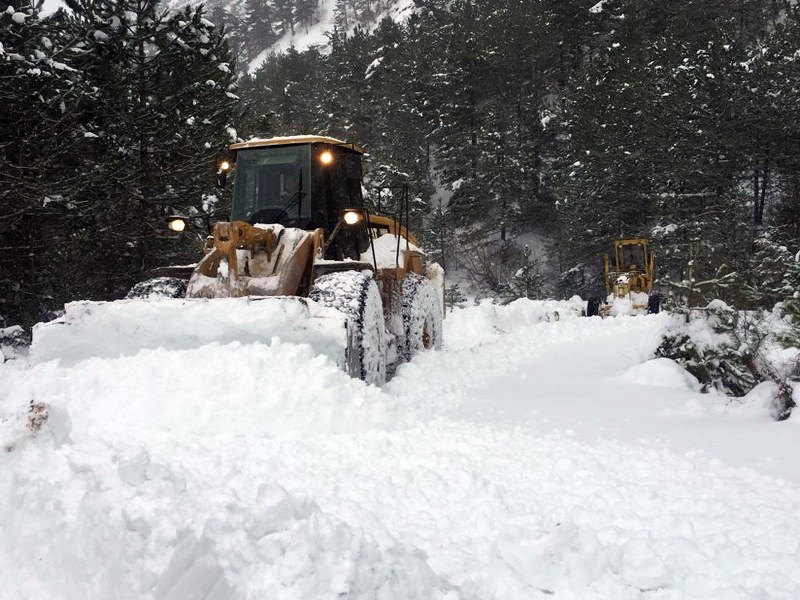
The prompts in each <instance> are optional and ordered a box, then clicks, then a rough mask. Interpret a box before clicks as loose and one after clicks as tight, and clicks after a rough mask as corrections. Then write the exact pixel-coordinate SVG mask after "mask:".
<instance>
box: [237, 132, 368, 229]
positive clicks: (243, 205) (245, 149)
mask: <svg viewBox="0 0 800 600" xmlns="http://www.w3.org/2000/svg"><path fill="white" fill-rule="evenodd" d="M231 153H232V155H233V156H232V158H234V164H235V169H234V170H233V174H234V177H235V179H234V190H233V206H232V210H231V220H233V221H247V222H249V223H251V224H256V223H264V224H276V223H277V224H280V225H283V226H285V227H297V228H300V229H305V230H312V229H316V228H322V229H324V231H325V234H326V236H329V235H331V234H332V232H333V230H334V228H335V227H336V224H337V222H338V220H339V218H340V215H341V212H342V211H343V210H344V209H347V208H362V207H363V198H362V194H361V177H362V170H361V155H362V154H363V150H362V149H361V148H359V147H358V146H355V145H353V144H346V143H345V142H342V141H340V140H336V139H334V138H327V137H319V136H296V137H292V138H271V139H264V140H252V141H249V142H244V143H241V144H234V145H232V146H231Z"/></svg>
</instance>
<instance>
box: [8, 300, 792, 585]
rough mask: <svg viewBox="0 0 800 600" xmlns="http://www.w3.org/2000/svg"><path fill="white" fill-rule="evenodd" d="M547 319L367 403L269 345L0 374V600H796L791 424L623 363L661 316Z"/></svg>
mask: <svg viewBox="0 0 800 600" xmlns="http://www.w3.org/2000/svg"><path fill="white" fill-rule="evenodd" d="M552 309H553V305H546V304H543V303H533V302H516V303H514V304H512V305H511V306H508V307H494V306H488V305H482V306H479V307H474V308H470V309H466V310H462V311H457V312H455V313H451V314H448V318H447V319H446V321H445V343H446V349H445V350H444V351H442V352H434V353H426V354H423V355H421V356H418V357H416V358H415V359H414V360H413V361H412V362H411V363H409V364H406V365H403V366H402V367H401V368H400V369H399V371H398V373H397V375H396V377H395V378H394V379H393V380H392V381H391V382H390V383H389V384H387V385H386V386H384V388H382V389H379V388H375V387H370V386H365V385H364V384H362V383H361V382H358V381H354V380H351V379H349V378H348V377H347V376H345V375H344V374H343V373H341V372H340V371H339V370H338V369H337V368H336V366H335V365H333V364H332V363H331V362H330V361H329V360H328V359H325V358H322V357H315V356H314V355H313V352H312V351H311V349H310V348H309V347H306V346H302V345H300V346H298V345H293V344H288V343H282V342H280V341H279V340H272V341H270V342H269V343H267V344H248V345H242V344H237V343H233V344H227V345H219V344H211V345H205V346H202V347H200V348H193V349H187V350H181V351H166V350H158V349H150V350H145V351H143V352H141V353H139V354H137V355H135V356H129V357H125V358H119V359H100V358H95V359H90V360H88V361H84V362H81V363H78V364H76V365H74V366H72V367H63V368H62V367H59V366H57V365H56V364H55V363H46V364H41V365H35V366H33V367H30V368H29V369H27V370H26V369H23V368H22V366H21V365H19V364H16V365H14V364H13V363H8V364H6V365H4V366H2V367H0V442H3V443H4V444H5V443H6V442H7V441H8V440H13V442H14V449H13V451H11V452H6V453H3V455H2V456H0V497H3V498H7V499H8V501H7V502H6V503H4V504H3V505H2V506H0V598H5V597H13V598H37V599H38V598H70V599H71V598H175V599H177V598H186V597H190V596H191V595H192V594H195V595H197V596H198V597H209V598H264V597H270V598H335V597H338V595H339V594H343V595H346V596H347V597H350V598H373V597H376V596H378V597H396V598H437V597H439V598H441V597H446V598H537V597H541V598H552V597H556V598H558V597H561V598H609V599H611V598H613V599H618V598H753V597H760V598H794V597H798V595H800V575H798V571H797V569H796V567H795V565H796V561H797V555H798V552H800V548H799V545H798V541H797V540H800V517H798V515H800V493H798V490H797V485H798V483H800V477H797V478H794V477H795V476H796V475H797V471H798V470H797V469H793V468H792V465H791V464H789V463H786V462H781V460H780V457H779V456H778V455H777V452H776V457H775V460H773V461H772V462H764V458H765V457H764V456H759V453H762V454H763V451H764V449H765V448H766V446H765V445H764V444H766V442H765V441H764V440H763V439H762V438H761V437H759V436H760V433H759V432H762V431H763V432H764V434H765V436H766V435H769V436H770V441H771V443H773V444H775V445H776V448H775V450H776V451H779V450H781V449H782V446H781V444H783V445H784V446H785V447H786V448H791V436H792V435H794V436H796V434H797V421H796V420H790V421H789V422H787V423H785V424H774V423H772V422H770V421H769V420H768V418H766V417H764V418H762V417H761V416H759V415H758V414H755V413H753V412H752V411H751V412H749V413H745V414H739V413H737V412H736V411H728V412H725V413H722V412H721V410H718V408H717V407H719V406H721V405H723V404H722V403H721V401H720V399H718V398H717V399H715V398H709V397H705V396H700V395H699V394H697V393H696V392H695V391H694V390H693V389H692V388H691V382H687V380H685V379H683V378H682V377H683V376H682V375H681V373H680V372H678V371H676V370H674V369H671V368H670V366H669V365H667V364H664V363H660V362H656V363H645V361H646V360H647V358H648V357H649V353H650V352H651V351H652V348H653V347H654V346H655V344H656V341H657V339H658V333H659V331H660V329H661V327H662V326H663V323H664V322H665V320H666V319H667V318H668V317H666V316H665V315H661V316H653V317H640V318H631V319H614V320H605V321H603V320H600V319H597V318H593V319H579V318H569V315H568V314H566V313H564V316H562V318H561V320H559V321H558V322H547V321H546V320H545V319H546V318H547V316H548V315H551V314H552ZM642 363H645V364H642ZM31 399H34V400H36V401H45V402H47V403H48V404H50V405H51V406H52V409H51V419H50V423H49V424H48V426H46V427H45V429H44V430H43V431H42V433H40V434H39V436H38V437H36V438H32V437H30V436H29V435H27V434H25V433H24V415H25V408H26V406H27V403H28V402H29V401H30V400H31ZM739 412H741V411H739ZM626 419H629V420H628V421H626ZM693 431H696V432H697V433H693ZM704 432H711V434H710V440H711V441H710V442H709V439H708V438H705V437H704ZM787 432H788V434H787ZM744 435H748V436H749V437H748V439H750V440H752V441H753V443H752V445H751V448H752V452H751V454H752V455H748V454H747V453H745V452H741V451H740V452H739V453H738V454H736V453H733V455H732V460H731V461H730V462H731V465H732V466H726V465H725V464H723V462H721V461H720V460H719V458H727V457H728V456H731V452H733V449H734V448H737V447H741V446H742V444H740V443H739V441H738V440H740V439H741V437H742V436H744ZM733 436H738V437H733ZM654 438H657V439H654ZM694 447H697V448H699V449H700V450H692V448H694ZM744 466H750V467H756V468H758V469H759V470H760V471H763V472H764V473H774V474H782V475H783V476H785V477H791V478H793V479H792V483H787V482H786V481H784V480H781V479H774V478H772V477H769V476H767V475H764V474H761V473H759V472H757V471H756V470H754V469H752V468H743V467H744ZM9 573H12V574H13V576H9V575H8V574H9ZM382 595H383V596H382Z"/></svg>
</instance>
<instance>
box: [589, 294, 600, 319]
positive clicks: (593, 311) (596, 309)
mask: <svg viewBox="0 0 800 600" xmlns="http://www.w3.org/2000/svg"><path fill="white" fill-rule="evenodd" d="M602 302H603V301H602V299H601V298H598V297H597V296H594V297H593V298H589V301H588V302H587V303H586V316H587V317H596V316H598V315H599V314H600V304H602Z"/></svg>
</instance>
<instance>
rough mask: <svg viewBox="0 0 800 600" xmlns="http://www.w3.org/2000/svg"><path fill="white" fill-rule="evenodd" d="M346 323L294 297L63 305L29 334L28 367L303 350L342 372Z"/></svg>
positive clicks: (329, 310)
mask: <svg viewBox="0 0 800 600" xmlns="http://www.w3.org/2000/svg"><path fill="white" fill-rule="evenodd" d="M346 323H347V317H346V316H345V315H344V314H342V313H341V312H339V311H337V310H336V309H333V308H328V307H325V306H322V305H320V304H318V303H316V302H314V301H312V300H308V299H306V298H297V297H280V296H278V297H252V296H248V297H243V298H213V299H202V298H197V299H174V298H159V299H154V300H141V299H137V300H117V301H115V302H71V303H69V304H67V305H66V306H65V313H64V315H63V316H62V317H60V318H58V319H55V320H54V321H50V322H47V323H39V324H37V325H35V326H34V328H33V341H32V344H31V349H30V360H31V362H34V363H41V362H45V361H49V360H56V359H57V360H59V361H60V362H61V364H62V365H65V366H69V365H74V364H76V363H78V362H80V361H83V360H87V359H89V358H94V357H98V358H117V357H120V356H132V355H134V354H137V353H138V352H139V351H140V350H144V349H156V348H168V349H171V350H188V349H192V348H199V347H201V346H204V345H206V344H211V343H215V342H216V343H219V344H227V343H231V342H240V343H242V344H252V343H269V342H270V341H271V340H272V338H273V337H278V338H280V340H281V341H283V342H288V343H297V344H308V345H310V346H311V347H312V349H313V350H314V351H315V352H316V353H317V354H325V355H327V356H330V357H331V358H332V359H333V360H334V361H335V362H336V364H338V365H339V366H340V367H343V366H344V365H345V361H346V358H345V352H346V347H347V328H346Z"/></svg>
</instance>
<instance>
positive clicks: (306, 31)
mask: <svg viewBox="0 0 800 600" xmlns="http://www.w3.org/2000/svg"><path fill="white" fill-rule="evenodd" d="M336 4H337V2H336V0H321V1H320V2H319V3H318V5H317V8H316V10H315V11H314V22H313V23H312V24H307V25H300V26H298V27H297V28H296V29H295V30H294V31H286V32H285V33H284V34H283V35H282V36H281V37H280V38H279V39H278V40H277V41H275V42H274V43H273V44H270V45H269V46H267V47H265V48H263V49H261V50H260V52H259V51H258V50H255V49H252V48H251V49H250V54H255V58H253V59H252V60H251V61H250V62H249V63H248V65H247V72H248V73H250V74H253V73H255V72H257V71H258V70H259V68H260V67H261V65H262V64H263V62H264V61H265V60H266V58H267V57H268V56H269V55H270V54H271V53H273V52H285V51H286V50H288V49H289V48H292V47H293V48H295V49H296V50H297V51H298V52H302V51H303V50H307V49H308V48H310V47H312V46H320V47H323V48H324V47H325V46H327V44H328V37H327V34H328V33H330V32H332V31H333V30H334V28H335V27H336V23H335V21H336ZM375 4H376V5H377V6H376V8H378V10H377V12H376V13H375V14H373V15H371V16H370V18H368V19H367V20H363V19H359V18H357V17H354V18H352V19H351V20H350V21H349V22H348V24H347V27H346V29H347V30H348V31H352V30H353V29H355V28H356V27H357V26H358V27H362V28H364V29H366V30H369V29H371V28H372V26H374V25H375V24H377V23H380V21H381V20H383V19H384V18H389V19H392V20H394V21H404V20H405V19H407V18H408V17H409V15H411V13H412V12H413V11H414V2H413V0H394V1H389V2H376V3H375ZM254 50H255V52H254ZM256 52H257V53H256Z"/></svg>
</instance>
